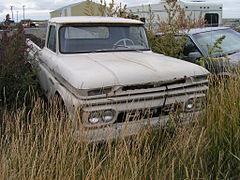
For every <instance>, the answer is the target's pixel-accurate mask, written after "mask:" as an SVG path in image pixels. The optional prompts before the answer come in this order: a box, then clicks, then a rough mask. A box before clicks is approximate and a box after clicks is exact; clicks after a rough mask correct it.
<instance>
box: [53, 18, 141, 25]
mask: <svg viewBox="0 0 240 180" xmlns="http://www.w3.org/2000/svg"><path fill="white" fill-rule="evenodd" d="M49 22H50V23H58V24H74V23H83V24H84V23H114V24H143V22H141V21H138V20H133V19H126V18H117V17H101V16H65V17H56V18H52V19H50V20H49Z"/></svg>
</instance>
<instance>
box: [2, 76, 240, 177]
mask: <svg viewBox="0 0 240 180" xmlns="http://www.w3.org/2000/svg"><path fill="white" fill-rule="evenodd" d="M237 77H239V76H237ZM239 82H240V81H239V79H236V78H230V79H229V80H228V81H227V82H225V83H223V84H220V85H218V86H215V87H213V88H212V89H211V90H210V92H209V95H208V104H207V107H206V109H205V111H204V113H203V114H202V115H201V116H200V117H199V119H198V121H196V122H195V123H194V124H188V125H186V126H181V127H177V126H175V127H173V128H174V129H172V127H169V128H170V129H169V128H165V129H162V128H159V129H152V128H151V127H149V128H145V129H144V130H143V131H142V132H141V133H139V134H138V135H135V136H132V137H127V138H119V139H117V140H115V141H108V142H104V143H100V144H99V143H91V144H89V143H87V142H82V141H81V140H80V139H77V140H76V139H75V138H73V137H74V136H73V133H74V132H73V131H72V129H73V127H72V123H71V121H70V120H68V119H67V118H66V117H65V116H64V114H62V113H61V114H62V116H61V117H60V118H59V119H56V117H57V116H56V114H55V113H56V111H54V108H53V110H51V111H48V112H46V110H45V109H46V108H45V107H44V106H45V105H44V104H45V103H44V102H42V101H41V100H37V102H35V106H34V108H33V109H32V112H31V114H29V113H26V108H24V107H23V108H22V109H21V110H19V111H18V112H16V113H9V112H5V114H4V121H5V122H6V132H5V133H4V134H2V136H1V148H0V150H1V153H0V154H1V156H0V162H1V168H0V169H1V173H0V174H1V179H17V178H24V179H228V178H234V179H238V178H239V174H240V166H239V164H240V163H239V157H240V129H239V122H240V121H239V120H240V118H239V114H240V112H239V109H240V103H239V102H240V96H239V92H238V90H239V88H240V83H239ZM51 109H52V108H51ZM25 114H29V116H28V121H27V122H28V123H26V121H25V117H24V116H25ZM172 130H174V133H172Z"/></svg>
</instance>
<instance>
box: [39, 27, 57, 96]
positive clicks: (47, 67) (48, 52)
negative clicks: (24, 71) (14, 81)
mask: <svg viewBox="0 0 240 180" xmlns="http://www.w3.org/2000/svg"><path fill="white" fill-rule="evenodd" d="M54 57H56V27H55V26H53V25H50V27H49V31H48V38H47V46H46V47H45V48H44V52H42V53H41V54H40V55H39V59H40V68H39V72H38V75H39V81H40V84H41V87H42V88H43V90H44V91H45V94H46V95H47V97H50V96H51V94H52V91H53V89H54V84H53V81H52V78H53V76H52V74H51V69H52V65H53V61H54Z"/></svg>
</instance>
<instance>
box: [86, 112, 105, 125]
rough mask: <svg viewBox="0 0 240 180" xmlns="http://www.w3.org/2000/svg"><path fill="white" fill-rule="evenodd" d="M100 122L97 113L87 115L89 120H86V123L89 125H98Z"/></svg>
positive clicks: (99, 116)
mask: <svg viewBox="0 0 240 180" xmlns="http://www.w3.org/2000/svg"><path fill="white" fill-rule="evenodd" d="M101 120H102V118H101V115H100V113H97V112H93V113H91V114H90V115H89V119H88V121H89V122H90V123H91V124H97V123H99V122H100V121H101Z"/></svg>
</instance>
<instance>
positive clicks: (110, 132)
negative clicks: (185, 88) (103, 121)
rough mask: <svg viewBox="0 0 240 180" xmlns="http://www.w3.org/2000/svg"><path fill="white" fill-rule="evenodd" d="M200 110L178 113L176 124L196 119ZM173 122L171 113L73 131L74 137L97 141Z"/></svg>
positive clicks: (81, 139) (132, 133)
mask: <svg viewBox="0 0 240 180" xmlns="http://www.w3.org/2000/svg"><path fill="white" fill-rule="evenodd" d="M199 113H200V111H198V112H192V113H180V114H178V118H177V121H176V123H177V125H183V124H186V123H189V122H194V121H196V119H197V117H198V115H199ZM172 121H173V122H175V121H174V117H172V116H171V115H166V116H160V117H155V118H149V119H143V120H138V121H132V122H124V123H118V124H113V125H109V126H106V127H99V128H95V129H82V130H78V131H75V137H76V138H77V140H80V141H87V142H97V141H106V140H112V139H117V138H121V137H127V136H132V135H137V134H138V133H139V132H140V131H141V130H142V129H143V128H146V127H153V128H158V127H159V128H160V127H164V126H167V123H168V122H172Z"/></svg>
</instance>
